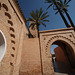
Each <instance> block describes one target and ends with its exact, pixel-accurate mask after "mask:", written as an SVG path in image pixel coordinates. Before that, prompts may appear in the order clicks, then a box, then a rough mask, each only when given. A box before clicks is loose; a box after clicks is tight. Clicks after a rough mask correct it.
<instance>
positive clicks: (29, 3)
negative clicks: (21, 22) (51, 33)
mask: <svg viewBox="0 0 75 75" xmlns="http://www.w3.org/2000/svg"><path fill="white" fill-rule="evenodd" d="M18 2H19V4H20V7H21V9H22V11H23V14H24V16H25V18H28V17H30V12H31V11H32V10H34V11H35V10H36V8H37V9H40V8H41V7H42V8H43V10H44V11H46V8H47V7H48V5H49V4H46V3H44V2H45V0H18ZM69 5H70V6H69V8H68V13H69V14H70V16H71V18H72V20H73V22H74V23H75V21H74V20H75V10H74V9H75V8H74V7H75V0H72V1H71V2H70V3H69ZM47 11H48V14H49V15H50V17H48V18H47V19H48V20H50V22H48V23H46V26H47V27H44V26H43V25H40V30H41V31H42V30H51V29H60V28H66V26H65V24H64V22H63V20H62V18H61V16H60V15H59V13H58V14H57V15H55V11H54V10H53V9H52V7H51V8H50V9H48V10H47ZM27 26H28V23H27Z"/></svg>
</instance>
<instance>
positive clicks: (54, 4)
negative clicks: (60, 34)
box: [45, 0, 70, 27]
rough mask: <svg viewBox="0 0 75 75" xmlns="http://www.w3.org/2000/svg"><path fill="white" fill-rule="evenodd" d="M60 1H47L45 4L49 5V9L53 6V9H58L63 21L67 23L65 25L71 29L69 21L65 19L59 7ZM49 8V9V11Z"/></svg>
mask: <svg viewBox="0 0 75 75" xmlns="http://www.w3.org/2000/svg"><path fill="white" fill-rule="evenodd" d="M58 1H59V0H45V3H49V4H50V5H49V6H48V8H50V7H51V6H53V9H54V7H56V9H57V10H58V12H59V13H60V15H61V17H62V19H63V21H64V23H65V25H66V27H70V26H69V24H68V22H67V20H66V18H65V17H64V15H63V14H62V12H61V10H60V8H59V6H58ZM48 8H47V9H48Z"/></svg>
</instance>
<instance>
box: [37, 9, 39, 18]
mask: <svg viewBox="0 0 75 75" xmlns="http://www.w3.org/2000/svg"><path fill="white" fill-rule="evenodd" d="M38 16H39V11H38V9H36V17H37V18H38Z"/></svg>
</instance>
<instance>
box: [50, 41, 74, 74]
mask: <svg viewBox="0 0 75 75" xmlns="http://www.w3.org/2000/svg"><path fill="white" fill-rule="evenodd" d="M51 54H52V62H53V67H54V72H55V75H75V55H74V51H73V49H72V48H71V46H70V45H69V44H67V43H66V42H64V41H60V40H58V41H55V42H54V43H53V44H52V46H51Z"/></svg>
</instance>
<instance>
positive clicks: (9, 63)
mask: <svg viewBox="0 0 75 75" xmlns="http://www.w3.org/2000/svg"><path fill="white" fill-rule="evenodd" d="M21 14H22V13H21V12H20V10H19V7H18V4H17V3H16V1H15V0H0V30H1V31H2V32H3V34H4V36H5V38H6V45H7V46H6V53H5V55H4V58H3V60H2V61H1V62H0V75H18V74H19V65H20V59H21V50H22V41H23V38H24V37H25V38H28V36H27V35H26V34H28V30H27V27H26V22H25V20H24V19H23V17H22V15H21Z"/></svg>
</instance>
